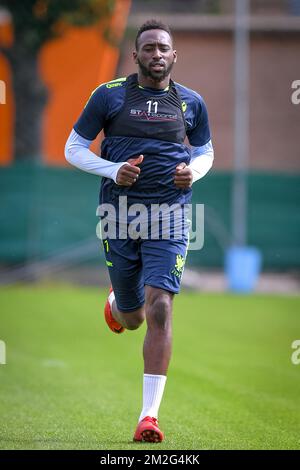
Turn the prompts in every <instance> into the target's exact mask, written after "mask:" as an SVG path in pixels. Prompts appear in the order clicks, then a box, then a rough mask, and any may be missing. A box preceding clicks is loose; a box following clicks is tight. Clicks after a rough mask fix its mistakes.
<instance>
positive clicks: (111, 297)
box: [108, 291, 115, 309]
mask: <svg viewBox="0 0 300 470" xmlns="http://www.w3.org/2000/svg"><path fill="white" fill-rule="evenodd" d="M114 300H115V293H114V291H111V293H110V294H109V296H108V302H109V305H110V308H111V309H112V304H113V301H114Z"/></svg>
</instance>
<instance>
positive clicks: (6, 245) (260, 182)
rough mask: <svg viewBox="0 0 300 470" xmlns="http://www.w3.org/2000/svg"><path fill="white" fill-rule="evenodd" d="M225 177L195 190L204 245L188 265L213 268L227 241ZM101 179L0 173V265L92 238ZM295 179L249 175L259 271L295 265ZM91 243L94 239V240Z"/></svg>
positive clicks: (299, 197) (299, 221) (298, 216)
mask: <svg viewBox="0 0 300 470" xmlns="http://www.w3.org/2000/svg"><path fill="white" fill-rule="evenodd" d="M231 182H232V175H231V174H230V173H220V172H215V171H213V172H211V174H209V175H208V176H207V177H206V178H204V179H203V180H202V181H200V182H199V183H197V184H196V185H195V186H194V191H193V192H194V195H193V201H194V202H201V203H204V204H205V244H204V248H203V249H202V250H201V251H193V252H191V253H192V256H191V255H190V256H189V264H190V265H197V266H200V267H201V266H205V267H219V266H222V264H223V250H224V247H225V246H226V243H227V242H228V236H227V234H229V232H230V225H231V220H230V212H231ZM99 186H100V179H99V178H97V177H95V176H93V175H89V174H85V173H83V172H80V171H78V170H76V169H74V170H73V169H69V168H57V167H39V166H33V165H21V164H18V165H14V166H11V167H2V168H1V169H0V195H1V202H2V211H1V234H0V262H1V263H18V262H24V261H25V260H26V259H43V258H45V257H47V256H49V255H50V254H51V253H57V252H64V251H66V250H67V249H69V247H70V246H73V245H76V244H77V243H80V242H82V241H84V240H87V239H90V240H93V237H94V243H95V254H94V255H92V256H90V257H87V259H86V262H92V261H95V262H99V256H101V250H99V240H98V239H97V238H96V235H95V228H96V224H97V217H96V208H97V203H98V191H99ZM299 187H300V175H288V174H285V175H280V174H267V173H265V174H262V173H251V174H250V175H249V206H248V244H251V245H255V246H257V247H258V248H259V249H260V250H261V251H262V254H263V262H264V268H267V269H275V268H276V269H278V268H279V269H290V268H293V269H294V268H298V267H299V265H300V212H299V205H300V204H299V203H300V190H299ZM92 243H93V242H92Z"/></svg>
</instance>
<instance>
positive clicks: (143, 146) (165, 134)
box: [65, 20, 214, 442]
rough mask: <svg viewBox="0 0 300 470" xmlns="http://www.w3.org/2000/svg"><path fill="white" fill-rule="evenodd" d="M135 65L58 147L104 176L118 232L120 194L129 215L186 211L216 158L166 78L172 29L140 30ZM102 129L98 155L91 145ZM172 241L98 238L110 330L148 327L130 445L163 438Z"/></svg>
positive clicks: (189, 102) (178, 249)
mask: <svg viewBox="0 0 300 470" xmlns="http://www.w3.org/2000/svg"><path fill="white" fill-rule="evenodd" d="M133 59H134V62H135V64H136V65H137V73H134V74H132V75H130V76H128V77H127V78H119V79H116V80H113V81H111V82H108V83H104V84H102V85H100V86H99V87H98V88H96V90H95V91H94V92H93V93H92V95H91V97H90V99H89V101H88V102H87V104H86V106H85V108H84V110H83V112H82V114H81V116H80V117H79V119H78V121H77V122H76V124H75V125H74V128H73V130H72V131H71V134H70V136H69V138H68V141H67V143H66V147H65V156H66V159H67V161H68V162H70V163H71V164H72V165H75V166H76V167H78V168H80V169H81V170H84V171H87V172H89V173H93V174H95V175H98V176H101V177H102V182H101V190H100V203H101V204H104V203H110V204H112V205H113V207H115V208H116V212H115V214H116V215H115V222H116V224H117V226H119V225H121V224H122V222H123V221H122V220H121V218H122V217H121V211H120V208H119V209H118V207H119V206H118V203H119V201H120V199H121V196H122V197H123V198H124V197H125V196H126V197H127V199H126V208H127V209H128V208H129V207H130V206H132V205H133V204H136V203H140V204H144V206H145V207H146V209H147V210H149V213H150V206H151V205H152V204H160V205H161V204H166V205H167V206H171V205H173V204H176V206H177V207H183V206H184V205H185V204H187V203H189V202H190V200H191V186H192V184H193V183H195V182H196V181H198V180H199V179H200V178H202V177H203V176H204V175H205V174H206V173H207V172H208V171H209V169H210V168H211V166H212V162H213V158H214V154H213V147H212V143H211V135H210V129H209V123H208V115H207V109H206V105H205V102H204V100H203V98H202V97H201V96H200V95H199V94H198V93H196V92H195V91H193V90H190V89H189V88H186V87H185V86H183V85H181V84H179V83H175V82H174V81H172V80H171V78H170V73H171V70H172V67H173V65H174V63H175V62H176V61H177V54H176V51H175V50H174V47H173V38H172V34H171V31H170V29H169V27H168V26H167V25H165V24H163V23H162V22H160V21H156V20H150V21H147V22H146V23H144V24H143V25H142V26H141V27H140V29H139V31H138V33H137V36H136V41H135V50H134V52H133ZM102 129H104V135H105V138H104V140H103V142H102V146H101V157H99V156H97V155H95V154H94V153H93V152H91V151H90V150H89V147H90V144H91V142H92V141H93V140H94V139H95V138H96V136H97V135H98V133H99V132H100V131H101V130H102ZM186 137H187V138H188V141H189V144H190V145H186V144H185V138H186ZM156 216H157V214H156ZM162 218H164V215H163V216H162ZM124 223H125V224H127V223H128V220H127V219H126V220H125V222H124ZM151 224H153V220H152V222H151V221H150V225H151ZM148 228H149V227H148ZM150 228H151V227H150ZM172 234H173V235H174V224H173V226H172V224H171V229H170V236H168V237H166V236H163V235H165V234H164V233H163V229H161V228H159V229H158V236H157V234H156V236H155V237H151V236H150V237H149V238H147V237H138V238H136V237H131V236H130V235H129V233H128V234H127V235H126V238H124V237H118V236H116V237H113V236H108V237H107V238H106V239H104V240H103V246H104V252H105V256H106V264H107V266H108V270H109V275H110V279H111V284H112V287H111V289H110V293H109V295H108V299H107V302H106V305H105V309H104V313H105V320H106V322H107V324H108V326H109V328H110V329H111V330H112V331H113V332H115V333H118V334H119V333H122V332H124V331H125V330H126V329H127V330H135V329H137V328H138V327H139V326H140V325H141V324H142V323H143V321H144V320H145V319H146V322H147V332H146V336H145V340H144V348H143V357H144V377H143V408H142V411H141V414H140V417H139V420H138V425H137V428H136V431H135V434H134V441H147V442H161V441H162V440H163V439H164V435H163V432H162V431H161V430H160V428H159V424H158V410H159V406H160V403H161V400H162V396H163V392H164V387H165V383H166V378H167V370H168V366H169V362H170V357H171V343H172V304H173V297H174V294H176V293H178V292H179V289H180V281H181V276H182V272H183V268H184V262H185V258H186V251H187V244H188V234H187V233H186V230H184V231H183V233H182V236H181V237H177V238H175V237H172Z"/></svg>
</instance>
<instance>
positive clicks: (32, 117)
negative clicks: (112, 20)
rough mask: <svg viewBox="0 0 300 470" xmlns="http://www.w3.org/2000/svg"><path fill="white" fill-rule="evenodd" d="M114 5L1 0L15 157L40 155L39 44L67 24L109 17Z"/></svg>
mask: <svg viewBox="0 0 300 470" xmlns="http://www.w3.org/2000/svg"><path fill="white" fill-rule="evenodd" d="M114 5H115V0H21V1H20V0H0V6H4V7H5V8H6V9H7V10H8V11H9V12H10V14H11V18H12V26H13V34H14V40H13V44H12V45H11V47H6V48H0V51H1V52H2V53H3V54H4V55H5V56H6V58H7V59H8V61H9V63H10V66H11V70H12V80H13V92H14V99H15V110H16V111H15V149H14V157H15V159H16V160H38V159H39V158H40V155H41V122H42V113H43V110H44V107H45V105H46V103H47V97H48V93H47V88H46V86H45V85H44V83H43V81H42V79H41V77H40V74H39V70H38V56H39V52H40V49H41V47H42V46H43V44H44V43H45V42H46V41H48V40H49V39H52V38H55V37H58V36H60V35H61V34H62V33H63V31H64V30H65V28H66V26H67V25H68V24H73V25H77V26H85V25H89V24H93V23H96V22H97V21H99V19H100V18H104V19H107V18H109V17H110V16H111V15H112V13H113V11H114Z"/></svg>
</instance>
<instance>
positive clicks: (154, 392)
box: [139, 374, 167, 422]
mask: <svg viewBox="0 0 300 470" xmlns="http://www.w3.org/2000/svg"><path fill="white" fill-rule="evenodd" d="M166 380H167V377H166V376H165V375H151V374H144V385H143V409H142V412H141V414H140V418H139V422H140V421H141V420H142V419H143V418H145V416H150V417H151V418H156V419H157V417H158V409H159V406H160V402H161V399H162V396H163V393H164V388H165V383H166Z"/></svg>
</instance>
